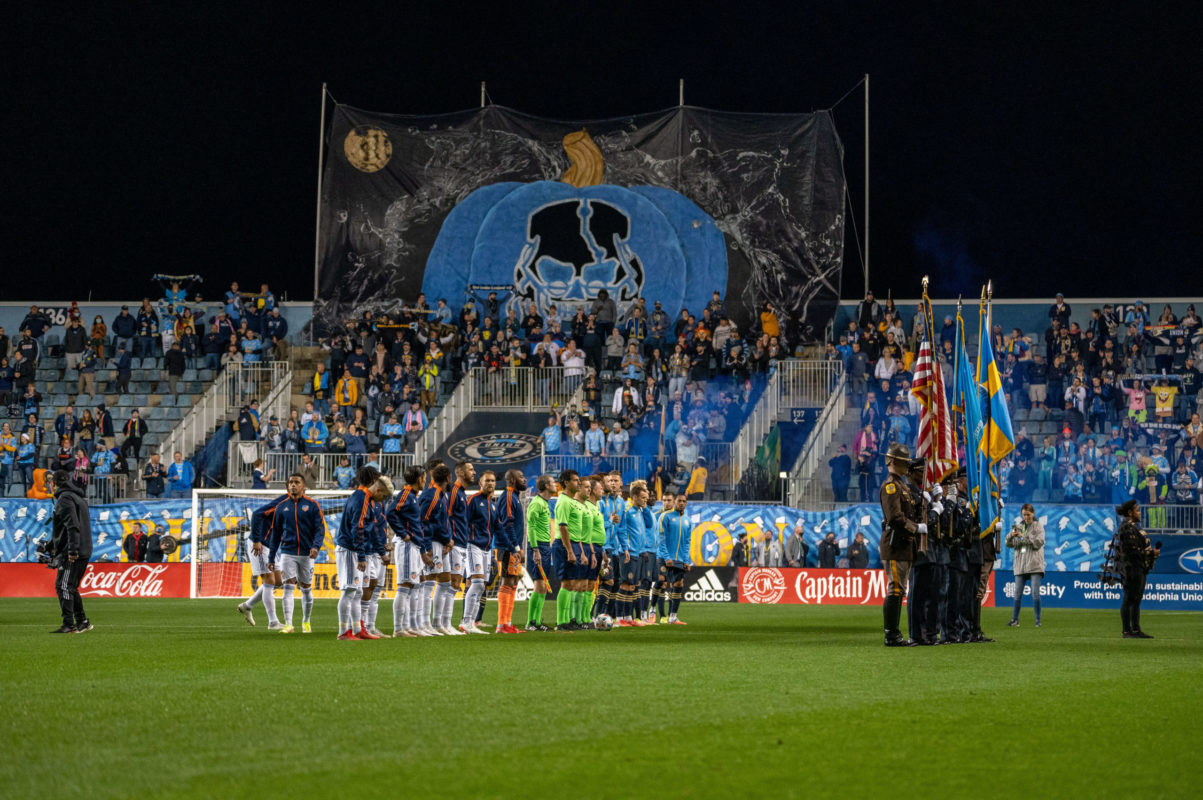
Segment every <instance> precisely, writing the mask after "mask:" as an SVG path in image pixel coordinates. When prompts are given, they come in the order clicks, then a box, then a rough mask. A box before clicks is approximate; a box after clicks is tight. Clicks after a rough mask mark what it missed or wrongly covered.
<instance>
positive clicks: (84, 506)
mask: <svg viewBox="0 0 1203 800" xmlns="http://www.w3.org/2000/svg"><path fill="white" fill-rule="evenodd" d="M54 497H55V500H54V515H53V517H52V524H53V527H52V529H51V530H52V533H51V537H50V547H49V549H48V555H49V557H50V561H49V565H50V567H52V568H54V569H56V570H57V575H56V577H55V582H54V586H55V590H56V592H57V594H58V600H59V605H60V606H61V607H62V612H63V624H62V627H60V628H58V629H57V630H55V631H53V633H83V632H85V631H90V630H92V623H91V622H89V621H88V617H87V615H86V614H84V604H83V600H82V598H80V596H79V582H80V580H81V579H82V578H83V576H84V570H86V569H87V568H88V560H89V559H90V558H91V557H92V522H91V520H90V519H89V517H88V501H87V500H85V499H84V490H83V487H81V486H79V484H77V483H75V481H73V480H71V473H70V472H67V471H66V470H63V469H60V470H58V471H56V472H55V473H54Z"/></svg>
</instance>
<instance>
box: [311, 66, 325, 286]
mask: <svg viewBox="0 0 1203 800" xmlns="http://www.w3.org/2000/svg"><path fill="white" fill-rule="evenodd" d="M325 149H326V83H325V81H323V82H322V113H321V124H320V125H319V126H318V132H317V217H316V218H315V220H314V223H313V299H314V302H316V301H317V293H318V268H319V267H320V266H321V263H322V155H323V151H324V150H325Z"/></svg>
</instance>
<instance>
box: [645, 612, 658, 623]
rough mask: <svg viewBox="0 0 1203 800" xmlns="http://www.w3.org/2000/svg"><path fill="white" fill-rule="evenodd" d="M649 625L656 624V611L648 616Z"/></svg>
mask: <svg viewBox="0 0 1203 800" xmlns="http://www.w3.org/2000/svg"><path fill="white" fill-rule="evenodd" d="M647 624H649V625H655V624H656V612H655V611H653V612H652V613H650V614H648V615H647Z"/></svg>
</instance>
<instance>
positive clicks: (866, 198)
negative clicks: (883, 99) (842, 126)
mask: <svg viewBox="0 0 1203 800" xmlns="http://www.w3.org/2000/svg"><path fill="white" fill-rule="evenodd" d="M865 291H866V292H868V291H869V73H867V72H866V73H865Z"/></svg>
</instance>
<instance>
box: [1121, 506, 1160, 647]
mask: <svg viewBox="0 0 1203 800" xmlns="http://www.w3.org/2000/svg"><path fill="white" fill-rule="evenodd" d="M1115 513H1116V514H1118V515H1119V517H1120V525H1119V531H1117V532H1116V534H1115V539H1116V540H1117V541H1116V542H1113V543H1112V553H1113V557H1114V558H1115V562H1116V567H1117V568H1118V569H1119V573H1120V576H1121V579H1122V585H1123V590H1124V596H1123V599H1122V600H1121V601H1120V606H1119V616H1120V619H1121V620H1122V621H1123V624H1124V638H1125V639H1152V638H1153V637H1152V636H1150V635H1149V634H1147V633H1145V632H1144V631H1142V630H1141V629H1140V601H1141V600H1143V599H1144V594H1145V578H1146V577H1147V576H1148V574H1149V570H1151V569H1152V568H1153V562H1155V561H1156V560H1157V557H1158V556H1160V555H1161V543H1160V542H1158V543H1157V546H1156V547H1153V546H1152V545H1151V544H1150V543H1149V537H1148V536H1146V535H1145V532H1144V531H1142V530H1141V529H1140V504H1139V503H1137V502H1136V501H1135V500H1128V501H1127V502H1125V503H1124V504H1123V505H1120V506H1117V507H1116V509H1115Z"/></svg>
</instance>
